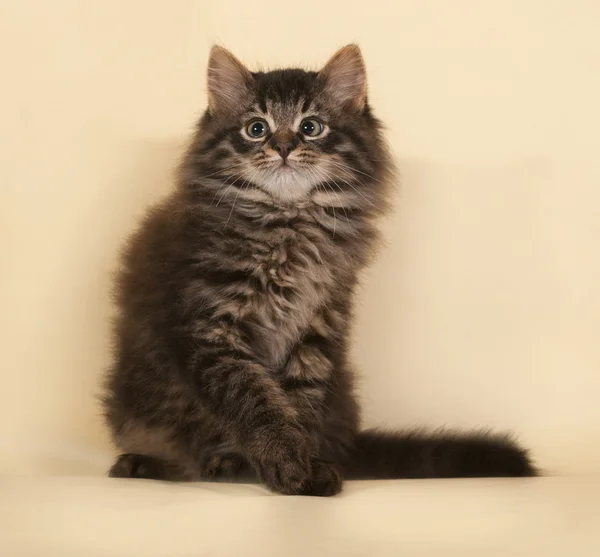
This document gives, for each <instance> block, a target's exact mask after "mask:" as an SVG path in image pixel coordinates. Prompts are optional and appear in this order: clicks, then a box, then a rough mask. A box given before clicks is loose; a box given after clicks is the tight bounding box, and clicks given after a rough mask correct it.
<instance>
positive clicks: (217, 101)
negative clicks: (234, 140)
mask: <svg viewBox="0 0 600 557" xmlns="http://www.w3.org/2000/svg"><path fill="white" fill-rule="evenodd" d="M251 84H252V74H251V73H250V72H249V71H248V69H247V68H246V67H245V66H244V64H242V63H241V62H240V61H239V60H238V59H237V58H236V57H235V56H234V55H233V54H231V52H229V51H228V50H227V49H225V48H223V47H221V46H217V45H215V46H213V47H212V49H211V51H210V57H209V59H208V108H209V110H210V111H211V112H215V113H216V112H223V111H235V110H239V108H240V105H241V104H242V103H243V101H244V99H245V98H246V97H247V96H248V92H249V89H250V86H251Z"/></svg>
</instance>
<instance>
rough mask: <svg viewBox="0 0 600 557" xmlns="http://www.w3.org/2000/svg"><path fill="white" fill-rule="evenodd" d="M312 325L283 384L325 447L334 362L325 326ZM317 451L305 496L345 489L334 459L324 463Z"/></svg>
mask: <svg viewBox="0 0 600 557" xmlns="http://www.w3.org/2000/svg"><path fill="white" fill-rule="evenodd" d="M320 325H321V326H319V327H317V326H316V325H313V327H311V330H310V331H309V333H308V334H307V335H306V336H305V337H304V339H303V340H302V342H301V343H299V344H298V345H297V346H296V347H295V349H294V351H293V352H292V353H291V355H290V357H289V359H288V361H287V364H286V366H285V368H284V369H283V375H282V380H281V384H282V387H283V389H284V391H285V393H286V395H287V397H288V400H289V401H290V404H291V405H292V406H293V407H294V408H295V409H296V410H297V412H298V420H299V421H300V423H301V425H302V427H303V428H304V429H305V430H306V431H307V432H308V433H309V435H310V437H311V438H312V439H314V440H315V441H316V443H317V447H321V445H322V437H323V421H324V417H325V414H326V403H327V399H328V394H329V393H330V392H331V390H332V388H333V385H332V384H331V380H332V372H333V363H332V362H331V359H330V358H329V354H328V350H327V345H328V342H329V338H328V337H326V336H325V335H326V332H327V331H326V330H325V326H324V324H323V323H322V322H321V323H320ZM318 452H319V450H318V448H317V450H316V451H315V454H313V457H312V474H311V477H310V479H309V480H308V481H307V482H305V484H304V485H303V487H302V494H303V495H315V496H330V495H335V494H337V493H339V492H340V491H341V490H342V476H341V473H340V472H339V470H338V469H337V467H336V466H335V464H334V463H333V462H332V461H331V460H327V461H326V460H321V459H320V457H319V455H318Z"/></svg>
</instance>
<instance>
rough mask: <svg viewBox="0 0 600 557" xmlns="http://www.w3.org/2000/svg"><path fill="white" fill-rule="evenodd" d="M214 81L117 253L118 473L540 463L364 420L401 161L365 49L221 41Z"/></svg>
mask: <svg viewBox="0 0 600 557" xmlns="http://www.w3.org/2000/svg"><path fill="white" fill-rule="evenodd" d="M208 91H209V104H208V109H207V110H206V112H205V114H204V116H203V117H202V118H201V120H200V122H199V124H198V128H197V132H196V135H195V138H194V140H193V142H192V144H191V146H190V148H189V151H188V153H187V155H186V157H185V160H184V162H183V164H182V167H181V171H180V174H179V180H178V184H177V187H176V188H175V190H174V191H173V192H172V194H171V195H170V196H169V197H168V198H167V199H166V200H165V201H163V202H162V203H160V204H159V205H158V206H156V207H154V208H153V209H152V210H151V211H150V212H149V213H148V215H147V217H146V219H145V220H144V222H143V224H142V226H141V227H140V229H139V230H138V231H137V233H136V234H135V235H134V236H133V237H132V239H131V240H130V242H129V244H128V246H127V249H126V251H125V253H124V256H123V259H122V266H121V270H120V273H119V278H118V282H117V288H116V294H117V296H116V301H117V305H118V310H119V313H118V318H117V320H116V324H115V351H114V365H113V366H112V368H111V370H110V373H109V376H108V378H107V383H106V393H105V398H104V409H105V415H106V420H107V423H108V425H109V427H110V429H111V431H112V434H113V437H114V441H115V443H116V445H117V447H118V448H119V449H120V451H122V453H123V454H122V455H121V456H120V457H119V458H118V459H117V461H116V463H115V464H114V465H113V467H112V468H111V470H110V475H111V476H116V477H144V478H156V479H169V480H196V479H205V478H206V479H208V478H214V477H229V478H233V477H239V476H241V475H246V474H252V475H256V476H257V477H258V479H259V480H260V481H261V482H263V483H264V484H265V485H266V486H268V487H269V488H270V489H271V490H273V491H276V492H278V493H285V494H308V495H322V496H326V495H334V494H336V493H338V492H339V491H340V490H341V488H342V478H359V477H361V478H424V477H457V476H530V475H533V474H534V473H535V470H534V467H533V466H532V464H531V463H530V461H529V459H528V457H527V454H526V452H525V451H524V450H523V449H521V448H520V447H518V446H517V445H516V444H515V443H514V442H512V441H511V440H510V439H509V438H507V437H503V436H496V435H483V434H437V435H427V434H419V433H407V434H401V433H384V432H378V431H362V430H361V429H360V419H359V408H358V405H357V402H356V399H355V395H354V377H353V372H352V369H351V367H350V364H349V362H348V332H349V325H350V320H351V316H352V297H353V292H354V290H355V286H356V284H357V273H358V272H359V271H360V270H361V269H362V268H363V267H364V266H365V265H366V264H367V263H368V262H369V259H370V258H371V255H372V254H373V251H374V246H375V244H376V242H377V238H378V233H377V229H376V227H375V225H374V221H375V219H376V218H377V217H378V216H380V215H381V214H382V213H383V212H384V211H385V210H386V208H387V200H388V194H389V191H388V190H389V187H390V184H391V183H392V182H393V174H394V172H393V170H394V169H393V164H392V162H391V160H390V156H389V154H388V151H387V149H386V147H385V144H384V141H383V139H382V135H381V126H380V123H379V121H378V120H377V119H376V118H375V117H374V116H373V113H372V112H371V109H370V107H369V104H368V102H367V94H366V91H367V87H366V73H365V66H364V63H363V59H362V56H361V53H360V51H359V49H358V48H357V47H356V46H347V47H345V48H343V49H341V50H340V51H338V52H337V53H336V54H335V55H334V56H333V57H332V58H331V59H330V60H329V62H328V63H327V64H326V65H325V67H324V68H323V69H322V70H321V71H319V72H308V71H303V70H298V69H285V70H278V71H272V72H268V73H262V72H260V73H252V72H250V71H249V70H248V69H246V68H245V67H244V66H243V65H242V64H241V63H240V62H239V61H238V60H237V59H236V58H235V57H234V56H233V55H231V54H230V53H229V52H228V51H226V50H225V49H223V48H220V47H214V48H213V49H212V52H211V54H210V61H209V69H208Z"/></svg>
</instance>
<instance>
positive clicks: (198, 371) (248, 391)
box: [193, 343, 315, 494]
mask: <svg viewBox="0 0 600 557" xmlns="http://www.w3.org/2000/svg"><path fill="white" fill-rule="evenodd" d="M272 375H273V374H272V371H271V370H269V369H267V368H265V367H264V366H263V365H261V364H260V363H258V362H256V361H253V360H252V359H250V358H248V357H247V356H246V355H245V354H243V353H239V352H237V351H236V350H235V349H234V348H232V347H227V346H219V347H215V345H214V343H213V344H207V345H205V346H203V347H202V348H201V349H200V350H199V351H198V353H197V357H196V365H195V373H194V376H193V381H194V383H195V384H196V387H197V390H196V392H197V395H198V397H199V399H200V401H201V402H202V404H203V405H204V406H205V407H206V408H207V409H208V410H210V411H211V413H212V414H213V415H214V416H215V417H216V418H217V419H218V420H219V421H220V422H221V423H222V424H223V426H224V428H225V430H226V435H227V437H229V438H231V439H232V440H233V441H234V443H235V445H237V446H239V447H240V448H241V451H242V453H243V454H244V456H245V457H246V458H247V459H248V460H249V461H250V463H251V464H252V466H253V467H254V469H255V470H256V472H257V474H258V476H259V479H260V480H261V481H262V482H264V483H265V484H266V485H267V486H268V487H269V488H270V489H272V490H273V491H277V492H279V493H284V494H297V493H299V491H300V490H301V488H302V486H303V485H304V484H305V482H306V481H307V480H308V479H309V477H310V475H311V462H310V460H311V455H312V454H313V453H314V443H315V440H314V439H312V438H311V437H309V435H308V434H307V432H306V430H305V429H304V428H303V427H302V425H301V424H300V422H299V420H298V411H297V410H296V409H295V408H294V407H293V406H292V405H290V402H289V399H288V397H287V396H286V394H285V392H284V391H283V389H282V388H281V386H280V385H278V384H277V382H276V381H275V380H274V379H273V376H272Z"/></svg>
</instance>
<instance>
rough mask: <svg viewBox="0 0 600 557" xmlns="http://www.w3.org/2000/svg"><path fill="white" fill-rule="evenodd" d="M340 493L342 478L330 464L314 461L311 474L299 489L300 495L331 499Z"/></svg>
mask: <svg viewBox="0 0 600 557" xmlns="http://www.w3.org/2000/svg"><path fill="white" fill-rule="evenodd" d="M340 491H342V476H341V474H340V473H339V471H338V470H337V468H336V467H335V466H334V465H333V464H331V463H330V462H324V461H322V460H314V461H313V463H312V473H311V476H310V478H309V479H308V481H306V482H305V483H304V485H303V486H302V488H301V489H300V493H299V494H300V495H312V496H313V497H331V496H332V495H337V494H338V493H339V492H340Z"/></svg>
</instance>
